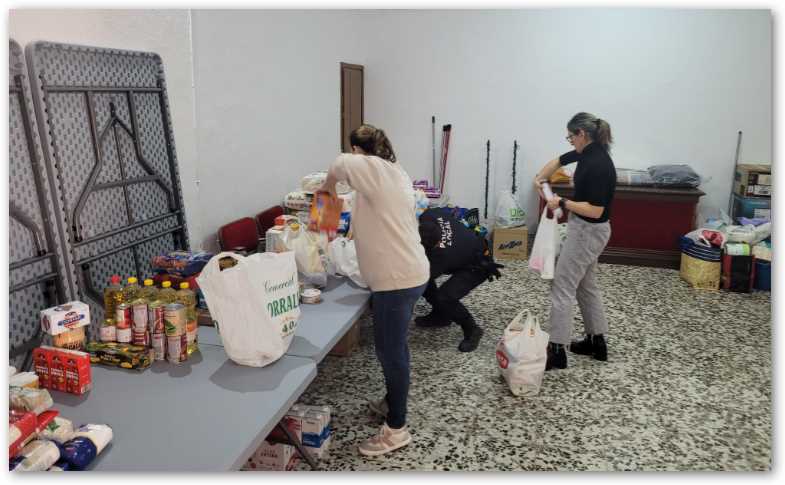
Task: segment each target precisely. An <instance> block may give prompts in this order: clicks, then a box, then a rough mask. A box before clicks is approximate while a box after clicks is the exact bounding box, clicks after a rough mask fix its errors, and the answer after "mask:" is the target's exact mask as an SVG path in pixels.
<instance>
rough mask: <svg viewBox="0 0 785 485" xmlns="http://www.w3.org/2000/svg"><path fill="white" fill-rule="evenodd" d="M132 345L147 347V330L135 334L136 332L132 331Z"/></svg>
mask: <svg viewBox="0 0 785 485" xmlns="http://www.w3.org/2000/svg"><path fill="white" fill-rule="evenodd" d="M132 339H133V340H132V343H133V344H134V345H139V346H142V347H146V346H147V330H143V331H141V332H137V331H136V330H134V331H133V337H132Z"/></svg>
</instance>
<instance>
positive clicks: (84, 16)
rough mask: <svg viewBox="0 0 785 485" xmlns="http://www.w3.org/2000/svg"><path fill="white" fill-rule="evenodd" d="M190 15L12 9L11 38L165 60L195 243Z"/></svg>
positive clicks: (182, 12)
mask: <svg viewBox="0 0 785 485" xmlns="http://www.w3.org/2000/svg"><path fill="white" fill-rule="evenodd" d="M190 23H191V20H190V13H189V11H188V10H11V11H10V13H9V23H8V25H9V37H10V38H12V39H14V40H16V41H17V42H18V43H19V44H20V45H21V46H22V47H24V46H25V45H27V44H29V43H30V42H34V41H37V40H48V41H53V42H65V43H70V44H82V45H91V46H96V47H114V48H118V49H128V50H140V51H150V52H156V53H158V54H159V55H160V56H161V58H162V59H163V63H164V71H165V72H164V74H165V76H166V85H167V90H168V94H169V108H170V109H171V112H172V113H171V114H172V125H173V129H174V138H175V149H176V151H177V160H178V162H179V167H180V179H181V183H182V187H183V199H184V204H185V212H186V221H187V223H188V232H189V237H190V239H191V243H192V244H193V245H194V246H196V245H197V244H195V243H198V239H199V237H200V234H201V227H200V226H201V224H200V218H199V213H198V212H197V208H198V202H197V191H196V184H195V180H196V137H195V131H194V95H193V71H192V62H191V60H192V56H191V36H190V30H191V25H190Z"/></svg>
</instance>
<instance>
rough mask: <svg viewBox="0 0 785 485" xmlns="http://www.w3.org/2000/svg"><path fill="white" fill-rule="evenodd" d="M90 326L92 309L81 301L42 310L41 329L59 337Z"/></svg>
mask: <svg viewBox="0 0 785 485" xmlns="http://www.w3.org/2000/svg"><path fill="white" fill-rule="evenodd" d="M86 325H90V307H89V306H87V303H82V302H81V301H70V302H68V303H64V304H62V305H58V306H56V307H52V308H47V309H46V310H41V329H42V330H43V331H44V332H46V333H48V334H49V335H57V334H60V333H63V332H67V331H69V330H73V329H75V328H79V327H84V326H86Z"/></svg>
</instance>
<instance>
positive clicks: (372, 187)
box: [329, 153, 379, 197]
mask: <svg viewBox="0 0 785 485" xmlns="http://www.w3.org/2000/svg"><path fill="white" fill-rule="evenodd" d="M329 172H330V173H331V174H332V175H333V176H334V177H335V178H336V179H337V180H339V181H341V182H346V183H347V184H349V186H350V187H351V188H353V189H354V190H356V191H357V192H359V193H361V194H363V195H364V196H366V197H370V195H371V194H373V193H375V192H376V190H378V189H379V180H378V178H379V174H378V173H377V172H378V171H377V170H376V169H375V167H374V165H373V160H369V158H368V157H365V156H363V155H354V154H351V153H342V154H340V155H338V158H336V159H335V161H334V162H333V163H332V165H330V169H329Z"/></svg>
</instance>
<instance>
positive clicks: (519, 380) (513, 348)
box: [496, 310, 550, 396]
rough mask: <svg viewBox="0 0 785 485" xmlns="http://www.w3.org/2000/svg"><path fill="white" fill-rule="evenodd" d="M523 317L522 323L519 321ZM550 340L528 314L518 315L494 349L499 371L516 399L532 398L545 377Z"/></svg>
mask: <svg viewBox="0 0 785 485" xmlns="http://www.w3.org/2000/svg"><path fill="white" fill-rule="evenodd" d="M524 315H525V316H526V320H525V321H521V320H522V319H523V317H524ZM549 339H550V336H549V335H548V333H547V332H544V331H543V330H542V329H541V328H540V323H539V321H538V320H537V319H536V318H534V317H532V315H531V313H529V311H528V310H524V311H522V312H521V313H519V314H518V315H517V316H516V317H515V318H514V319H513V320H512V322H510V324H509V325H508V326H507V328H506V329H505V330H504V335H503V336H502V338H501V340H499V344H498V345H497V346H496V360H497V362H498V363H499V370H500V371H501V373H502V376H504V380H505V381H507V385H508V386H510V391H512V393H513V394H515V395H516V396H535V395H537V393H539V392H540V385H541V384H542V378H543V375H544V374H545V363H546V361H547V360H548V340H549Z"/></svg>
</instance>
